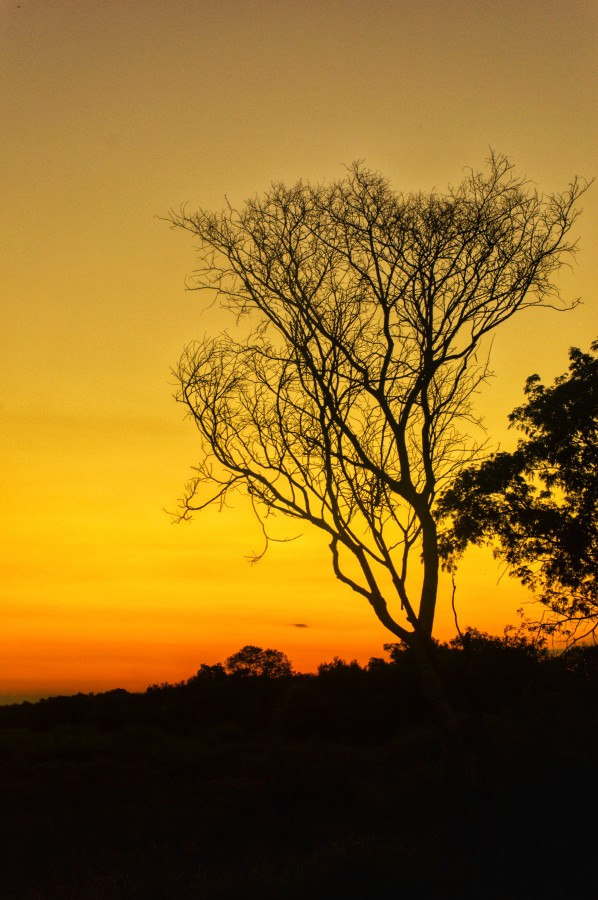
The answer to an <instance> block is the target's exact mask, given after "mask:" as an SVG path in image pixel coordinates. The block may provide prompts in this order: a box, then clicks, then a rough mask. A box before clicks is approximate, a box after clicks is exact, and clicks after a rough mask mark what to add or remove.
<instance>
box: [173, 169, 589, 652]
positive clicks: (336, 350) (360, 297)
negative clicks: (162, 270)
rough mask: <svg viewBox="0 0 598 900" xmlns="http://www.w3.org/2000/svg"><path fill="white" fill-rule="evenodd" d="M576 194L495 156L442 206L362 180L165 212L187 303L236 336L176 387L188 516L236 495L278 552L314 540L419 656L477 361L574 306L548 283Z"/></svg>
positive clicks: (432, 198)
mask: <svg viewBox="0 0 598 900" xmlns="http://www.w3.org/2000/svg"><path fill="white" fill-rule="evenodd" d="M584 189H585V186H584V185H583V184H581V183H580V182H579V181H577V180H575V181H573V182H572V184H571V185H570V186H569V188H568V189H567V190H566V191H565V192H564V193H562V194H558V195H551V196H542V195H540V194H538V192H537V191H536V190H535V189H534V188H533V187H532V186H531V185H530V183H529V182H527V181H526V180H525V179H523V178H520V177H517V176H516V175H515V174H514V172H513V168H512V165H511V163H510V162H509V161H508V160H507V159H506V158H505V157H502V156H492V157H491V159H490V160H489V162H488V169H487V171H486V172H473V171H471V172H469V173H468V174H466V176H465V178H464V180H463V182H462V183H461V184H460V185H459V186H458V187H456V188H450V189H449V190H448V191H447V192H446V193H444V194H439V193H436V192H433V193H430V194H423V193H419V194H401V193H397V192H395V191H394V190H393V189H392V188H391V186H390V185H389V183H388V181H387V180H386V179H385V178H383V177H382V176H381V175H380V174H378V173H375V172H371V171H369V170H367V169H366V168H364V167H363V166H362V165H361V164H355V165H353V166H352V167H351V168H349V169H348V171H347V172H346V174H345V176H344V177H343V178H341V179H340V180H338V181H336V182H334V183H332V184H327V185H318V184H316V185H314V184H309V183H305V182H299V183H298V184H296V185H294V186H292V187H287V186H285V185H283V184H276V185H274V186H273V187H272V188H271V189H270V190H269V191H268V192H267V193H266V194H265V195H264V196H262V197H255V198H253V199H251V200H249V201H247V202H246V203H245V205H244V206H243V207H242V208H241V209H239V210H237V209H234V208H233V207H232V206H228V207H227V208H226V209H225V210H224V211H223V212H221V213H211V212H206V211H203V210H200V211H199V212H197V213H193V214H189V213H187V211H186V210H182V211H181V212H180V213H178V214H177V213H173V214H172V223H173V225H174V226H175V227H178V228H183V229H185V230H186V231H188V232H190V233H191V234H192V235H193V236H194V237H195V238H196V239H199V255H198V265H197V269H196V271H195V273H194V282H193V286H194V287H195V288H198V289H205V290H207V291H208V292H210V296H211V299H212V302H214V299H216V300H217V301H220V302H221V304H222V306H223V307H224V308H225V309H227V310H229V311H230V312H231V313H232V315H233V317H234V318H233V320H232V322H231V326H232V325H233V324H234V322H236V323H237V325H238V328H237V333H236V334H235V332H234V331H233V330H232V327H231V331H230V332H229V331H227V332H224V333H223V334H221V335H219V336H217V337H210V336H205V337H203V338H202V339H200V340H198V341H197V342H195V343H192V344H190V345H189V347H188V348H187V349H186V351H185V352H184V354H183V356H182V358H181V361H180V364H179V367H178V370H177V377H178V380H179V383H180V390H179V393H178V400H179V401H180V402H181V403H183V404H184V405H185V406H186V408H187V410H188V412H189V413H190V415H191V417H192V418H193V420H194V422H195V424H196V426H197V429H198V431H199V435H200V444H201V455H200V459H199V462H198V464H197V466H196V470H195V476H194V478H193V479H192V481H191V482H190V484H189V487H188V491H187V493H186V494H185V497H184V498H183V501H182V512H181V517H182V518H187V517H189V516H190V515H191V514H192V513H193V512H195V511H197V510H200V509H202V508H204V507H205V506H207V505H208V504H210V503H213V502H217V503H220V504H224V503H225V502H226V499H227V498H228V497H229V495H230V494H231V492H233V491H241V492H242V493H244V494H245V495H247V496H248V497H249V499H250V501H251V502H252V504H253V507H254V510H255V512H256V514H257V516H258V517H259V519H260V521H261V522H262V524H263V526H264V534H265V536H266V545H267V541H268V536H269V534H270V533H271V532H270V531H269V528H270V526H271V522H272V519H271V517H273V516H275V515H276V514H282V515H283V516H285V517H287V518H290V519H294V520H299V521H302V522H308V523H310V524H311V525H313V526H314V527H316V528H318V529H321V530H322V531H323V532H324V533H325V534H326V535H327V538H328V541H329V547H330V552H331V558H332V565H333V568H334V572H335V574H336V576H337V577H338V578H339V579H340V581H341V582H343V583H344V584H346V585H348V586H349V587H350V588H352V589H353V590H354V591H356V592H357V593H358V594H359V595H361V596H362V597H364V598H365V599H366V600H367V601H368V602H369V603H370V604H371V606H372V607H373V610H374V612H375V614H376V615H377V616H378V618H379V620H380V621H381V622H382V624H383V625H385V626H386V627H387V628H388V629H389V630H390V631H391V632H392V633H393V634H394V635H395V636H397V637H399V638H400V639H402V640H405V641H407V642H408V643H411V644H414V643H418V642H419V643H421V642H422V641H423V642H426V641H427V640H428V639H429V637H430V635H431V633H432V627H433V621H434V612H435V606H436V599H437V591H438V573H439V554H438V541H437V525H436V516H435V512H434V503H435V498H436V496H437V493H438V490H439V488H440V487H442V486H443V485H447V484H448V483H450V481H451V479H453V478H454V477H455V476H456V474H457V473H458V472H459V470H460V468H461V467H462V465H463V463H464V462H466V461H471V458H472V454H475V450H476V445H475V442H474V441H473V440H471V439H470V438H469V437H468V429H469V426H470V424H471V420H472V417H473V410H472V405H471V398H472V393H473V392H474V390H475V388H476V386H477V385H478V384H479V382H480V381H481V380H483V379H484V378H485V377H486V375H487V366H486V365H485V363H484V362H483V360H481V357H480V355H479V351H480V343H481V342H482V341H483V340H484V338H485V337H486V336H487V335H489V334H490V333H491V332H492V331H493V330H494V329H495V328H497V327H498V326H500V325H501V324H502V323H503V322H505V321H507V320H508V319H510V318H511V317H512V316H513V315H515V314H516V313H519V312H520V311H521V310H523V309H526V308H529V307H533V306H547V305H552V306H554V305H561V306H565V305H566V304H564V303H563V302H562V301H561V300H560V297H559V293H558V290H557V288H556V286H555V282H554V276H555V274H556V272H557V271H558V269H559V267H560V266H561V265H562V264H563V262H564V261H565V260H567V259H568V258H569V256H570V254H571V253H572V251H573V250H574V245H573V243H572V242H571V241H570V240H569V239H568V236H569V232H570V229H571V226H572V224H573V222H574V221H575V218H576V216H577V200H578V198H579V196H580V194H581V193H582V192H583V190H584ZM414 552H415V554H416V557H415V558H416V560H418V559H419V558H421V560H422V565H421V566H419V565H416V566H413V564H412V560H413V554H414ZM410 561H411V565H409V563H410ZM413 569H415V572H413V571H412V570H413ZM408 576H409V578H410V580H408ZM414 584H415V586H414Z"/></svg>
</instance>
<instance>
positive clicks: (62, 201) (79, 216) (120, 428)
mask: <svg viewBox="0 0 598 900" xmlns="http://www.w3.org/2000/svg"><path fill="white" fill-rule="evenodd" d="M0 28H1V46H0V68H1V71H2V87H3V90H2V98H1V106H0V119H1V134H2V145H1V151H0V152H1V154H2V160H1V165H0V183H1V191H2V204H1V206H0V216H1V218H2V222H1V225H0V236H1V242H2V243H1V263H0V264H1V285H2V329H1V332H0V340H1V342H2V353H1V356H0V366H1V373H2V374H1V377H2V395H1V407H0V413H1V417H2V444H1V450H0V452H1V456H2V460H1V465H2V468H1V471H2V479H3V484H2V493H1V498H2V503H3V507H4V508H3V510H2V517H1V519H0V528H1V530H2V536H1V544H0V546H1V548H2V550H1V556H2V586H1V594H0V618H1V623H0V702H2V700H7V699H8V698H11V697H17V698H20V697H25V696H28V697H37V696H41V695H48V694H51V693H58V692H61V693H72V692H75V691H78V690H82V691H92V690H95V691H98V690H103V689H108V688H112V687H117V686H121V687H126V688H129V689H143V688H144V687H145V686H146V685H147V684H148V683H150V682H160V681H164V680H168V681H175V680H178V679H181V678H185V677H188V676H190V675H192V674H193V673H194V672H195V670H196V669H197V668H198V667H199V664H200V663H201V662H209V663H211V662H216V661H218V660H222V659H224V658H225V657H226V656H227V655H229V654H230V653H232V652H234V651H235V650H237V649H238V648H239V647H240V646H242V645H243V644H245V643H255V644H259V645H260V646H269V647H275V648H277V649H280V650H283V651H285V652H287V653H288V654H289V656H290V657H291V658H292V660H293V661H294V662H295V663H296V665H297V666H298V667H299V668H303V669H310V668H313V667H314V666H315V665H316V664H317V663H318V662H322V661H324V660H329V659H331V658H332V657H333V656H334V655H335V654H339V655H341V656H344V657H345V658H353V657H356V658H357V659H359V660H360V661H362V662H365V661H367V659H368V658H369V657H370V656H373V655H382V644H383V642H384V641H386V640H389V639H391V635H389V634H388V633H387V632H385V631H384V629H383V628H382V626H381V625H379V624H378V622H377V620H376V619H375V618H374V617H373V614H372V613H371V612H370V609H369V608H368V607H367V605H366V604H364V602H363V601H362V600H361V599H360V598H359V597H357V595H354V594H352V593H351V592H349V591H348V590H347V589H346V588H344V587H343V586H342V585H340V584H337V583H336V582H335V580H334V578H333V576H332V575H331V573H330V570H329V561H328V557H327V551H326V549H325V544H324V543H323V542H322V539H321V538H320V537H319V536H318V535H312V534H310V533H308V532H306V533H305V536H304V537H303V538H302V539H301V540H298V541H296V542H294V543H292V544H290V545H276V546H274V547H273V548H272V551H271V552H270V553H269V555H268V556H267V557H266V558H265V559H264V560H263V561H262V562H261V563H260V564H258V565H257V566H253V567H251V566H249V565H248V563H247V561H246V558H245V557H246V556H247V555H249V554H251V552H252V551H256V550H258V549H259V548H260V534H259V530H258V529H257V528H256V526H255V524H254V523H253V522H252V520H251V518H250V517H249V515H248V514H247V511H246V510H245V509H244V508H243V507H242V504H241V503H239V506H238V508H236V509H234V510H228V511H227V512H226V513H223V514H219V513H218V512H217V511H215V510H213V511H212V510H210V511H208V512H207V513H204V514H203V515H202V516H200V517H198V518H197V519H196V520H195V521H194V522H193V523H192V524H191V525H185V526H173V525H172V524H171V520H170V518H169V516H168V515H167V514H166V513H165V512H164V509H165V508H166V509H174V508H175V507H176V501H177V497H179V496H180V495H181V491H182V487H183V484H184V482H185V481H186V479H187V477H188V475H189V469H190V466H191V465H192V464H193V462H194V456H195V450H194V447H195V436H194V433H193V427H192V425H191V423H190V422H188V421H185V420H184V419H183V416H182V412H183V411H182V408H181V407H178V406H177V405H176V404H175V403H174V401H173V400H172V393H173V390H174V387H173V384H172V378H171V376H170V374H169V370H170V367H171V366H173V365H175V364H176V362H177V360H178V357H179V354H180V351H181V349H182V347H183V345H184V344H185V343H186V342H187V341H189V340H191V339H192V338H194V337H197V336H200V335H201V334H202V333H203V332H204V331H205V330H210V329H218V328H219V327H220V326H221V319H220V318H219V315H218V314H217V313H214V312H211V313H208V314H206V313H203V314H202V312H201V306H200V300H199V298H198V296H197V295H196V294H193V293H189V292H186V291H185V277H186V276H187V275H188V274H189V273H190V271H191V270H192V268H193V263H194V249H193V243H192V240H191V239H190V237H189V236H188V235H184V234H182V233H178V232H173V231H171V230H170V229H169V228H168V226H167V224H166V223H165V222H164V221H163V220H162V219H161V218H160V217H162V216H164V215H166V214H167V212H168V210H169V209H170V208H171V207H175V208H178V207H179V206H180V205H181V203H188V204H189V207H190V208H193V207H194V206H195V207H197V206H200V205H201V206H204V207H207V208H216V209H217V208H220V207H221V206H222V204H223V201H224V196H225V195H226V196H227V197H228V198H229V199H230V200H231V201H232V202H233V203H241V202H242V201H243V199H245V198H246V197H248V196H250V195H252V194H254V193H256V192H261V191H262V190H264V189H266V188H267V187H268V186H269V184H270V183H271V182H272V181H278V180H283V181H286V182H288V183H291V182H294V181H295V180H296V179H298V178H304V179H309V180H321V179H332V178H336V177H339V176H340V175H341V174H342V171H343V169H342V167H343V165H344V164H348V163H350V162H351V161H352V160H354V159H365V161H366V163H367V165H368V166H369V167H370V168H374V169H379V170H381V171H382V172H383V173H384V174H385V175H386V176H388V177H389V178H390V179H391V182H392V183H393V185H394V186H395V187H396V188H397V189H399V190H402V191H410V190H420V189H421V190H429V189H431V188H433V187H436V188H438V189H439V190H442V189H444V188H446V186H447V185H448V184H449V183H453V184H455V183H458V182H459V181H460V180H461V178H462V176H463V170H464V168H465V167H466V166H472V167H474V168H480V167H483V165H484V160H485V158H486V157H487V155H488V150H489V147H492V148H494V149H495V150H496V151H499V152H503V153H506V154H507V155H508V156H510V157H511V159H512V160H513V162H514V163H515V165H516V167H517V171H518V172H519V173H521V174H526V175H527V176H528V177H529V178H530V179H532V180H533V181H535V182H537V184H538V186H539V188H540V189H541V190H543V191H546V192H550V191H558V190H562V189H564V188H565V187H566V185H567V184H568V182H569V180H570V179H571V178H572V177H573V176H574V175H582V176H585V177H587V178H592V177H593V176H595V175H596V174H598V152H597V150H598V141H597V137H598V134H597V132H598V126H597V123H598V115H597V114H598V102H597V101H598V78H597V71H596V69H597V64H596V59H597V57H598V54H597V53H596V38H597V36H598V7H597V6H596V4H595V2H594V0H569V2H568V3H566V4H564V3H562V0H559V2H554V0H526V2H524V3H522V2H521V0H517V2H515V0H501V2H500V3H499V2H491V0H451V2H450V3H449V2H446V0H428V2H426V0H417V2H415V0H393V2H390V0H389V2H383V0H378V2H377V0H368V2H367V3H365V2H355V0H343V2H340V0H339V2H334V0H317V2H316V0H302V2H291V0H287V2H283V0H278V2H270V0H254V2H251V0H244V2H242V0H220V2H219V3H213V2H207V0H196V2H192V0H168V2H166V0H144V2H132V0H38V2H35V0H21V2H20V3H14V2H5V0H1V2H0ZM583 205H584V213H583V216H582V217H581V218H580V220H579V222H578V226H576V235H578V236H579V238H580V253H579V255H578V258H577V264H576V266H575V268H574V270H573V271H572V272H564V273H563V275H562V276H561V277H560V281H559V283H560V285H561V287H562V289H563V292H564V293H565V295H566V296H569V297H571V298H573V297H576V296H579V297H581V298H582V299H583V301H584V305H583V306H581V307H579V308H578V309H577V310H575V311H574V312H571V313H568V314H566V315H558V314H556V313H549V312H536V313H534V314H529V315H528V314H526V315H524V316H522V317H521V318H520V319H518V320H515V321H513V322H512V323H511V324H510V325H509V326H508V327H506V328H504V329H503V330H502V331H500V332H497V334H496V337H495V341H494V347H493V356H492V362H493V369H494V371H495V375H496V377H495V378H494V379H493V380H492V382H491V384H490V385H489V386H488V387H487V388H485V389H484V391H483V393H482V395H481V396H480V401H479V408H480V411H481V412H482V413H483V415H484V417H485V421H486V425H487V427H488V429H489V437H490V438H491V439H492V441H493V442H495V443H496V442H498V441H502V443H503V446H508V445H509V443H512V442H513V440H514V436H513V435H511V434H510V433H507V432H506V431H505V422H506V416H507V414H508V412H510V410H511V409H512V408H513V407H514V406H515V405H516V404H517V403H518V402H520V400H521V397H522V387H523V383H524V381H525V378H526V377H527V376H528V375H529V374H531V373H532V372H539V373H540V374H541V376H542V377H543V378H544V379H545V380H552V378H553V377H554V376H555V375H557V374H559V373H561V372H563V371H565V370H566V368H567V350H568V348H569V347H570V346H571V345H577V346H581V347H582V348H584V349H587V348H588V346H589V344H590V342H591V341H592V340H593V339H594V338H595V337H596V336H597V335H598V305H597V302H596V301H597V297H596V274H597V272H596V258H597V250H598V246H597V245H598V188H597V187H596V186H595V187H594V188H593V189H592V190H591V191H590V192H589V193H588V194H587V195H586V196H585V198H584V204H583ZM499 576H500V570H499V568H498V567H497V565H496V563H495V562H494V561H493V560H492V558H491V557H490V556H489V554H488V553H485V552H481V551H476V552H473V553H471V554H470V556H469V557H468V559H467V561H466V564H465V565H464V566H463V569H462V572H461V575H460V577H459V582H458V592H457V602H458V608H459V614H460V622H461V624H462V625H465V624H471V625H475V626H477V627H479V628H482V629H486V630H489V631H492V632H494V633H500V632H501V631H502V628H503V626H504V624H506V623H507V622H515V621H516V613H515V611H516V609H517V607H518V606H519V605H521V602H522V601H523V600H526V599H528V597H527V594H525V592H523V590H522V589H520V588H518V586H517V585H516V584H515V583H514V582H513V581H511V580H510V579H509V578H507V577H506V576H505V577H504V578H502V579H501V580H500V581H499V580H498V579H499ZM297 623H303V624H307V625H308V626H309V627H308V628H296V627H295V625H296V624H297ZM454 631H455V628H454V624H453V620H452V613H451V611H450V596H449V592H448V591H447V590H446V586H445V587H444V589H443V591H442V594H441V599H440V604H439V612H438V617H437V628H436V634H437V636H438V637H440V638H447V637H450V636H452V635H453V634H454Z"/></svg>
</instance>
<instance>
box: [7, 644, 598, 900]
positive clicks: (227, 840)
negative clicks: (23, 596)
mask: <svg viewBox="0 0 598 900" xmlns="http://www.w3.org/2000/svg"><path fill="white" fill-rule="evenodd" d="M386 650H387V654H388V655H387V657H386V658H385V659H377V658H375V659H371V660H370V661H369V663H368V664H367V665H366V666H360V665H358V664H357V663H356V662H346V661H343V660H341V659H334V660H332V661H331V662H328V663H324V664H322V665H321V666H320V667H319V669H318V671H317V673H314V674H305V673H295V672H293V670H292V667H291V664H290V662H289V660H288V659H287V658H286V657H285V655H284V654H283V653H281V652H280V651H276V650H262V649H261V648H259V647H251V646H248V647H244V648H242V649H241V650H240V651H239V652H238V653H236V654H233V656H231V657H229V658H228V659H227V660H225V661H224V662H223V663H218V664H216V665H205V664H204V665H202V666H200V668H199V670H198V671H197V672H196V674H195V675H193V676H192V677H190V678H188V679H186V680H185V681H182V682H179V683H178V684H160V685H151V686H150V687H149V688H148V689H147V690H146V691H145V692H143V693H128V692H127V691H124V690H113V691H108V692H106V693H101V694H77V695H75V696H71V697H52V698H48V699H45V700H41V701H39V702H37V703H21V704H14V705H12V706H4V707H0V798H1V800H2V803H0V872H1V873H2V877H1V881H0V896H1V897H7V898H10V900H82V898H96V900H125V898H126V900H171V898H173V897H175V898H177V900H198V898H201V900H239V898H243V900H254V898H255V900H280V898H284V900H305V898H307V897H309V898H313V900H319V898H326V900H331V898H340V897H342V898H343V900H358V898H359V900H362V898H363V897H369V896H375V897H376V898H378V900H396V898H397V897H403V896H405V897H410V896H416V897H421V898H428V897H430V898H433V897H446V898H452V897H455V898H457V897H458V898H462V897H484V898H485V900H503V898H504V897H507V896H508V897H513V898H518V897H522V898H523V897H525V898H527V897H533V896H538V895H539V894H541V893H546V895H547V896H549V895H550V896H554V895H555V892H556V893H558V891H557V890H556V886H557V885H558V884H560V885H561V888H562V893H563V896H585V893H587V891H585V892H584V889H583V882H584V877H585V866H586V865H587V861H588V860H591V859H592V858H593V856H592V853H593V852H594V847H593V842H594V833H593V831H592V829H591V828H589V827H587V825H582V823H584V822H587V821H588V814H592V810H593V809H594V808H595V804H596V802H598V797H597V796H596V789H595V787H594V782H593V779H592V777H591V775H592V772H593V768H594V766H595V761H596V754H597V751H598V717H597V716H596V702H595V698H596V693H597V688H598V651H597V649H596V648H595V647H583V648H581V647H580V648H577V649H573V650H570V651H569V652H567V653H566V654H564V655H562V656H559V657H556V656H552V655H550V654H549V653H547V652H546V651H544V650H542V649H539V648H538V647H537V646H535V645H534V644H532V643H530V642H528V641H526V640H524V639H520V638H517V637H514V636H510V637H507V638H506V639H503V638H494V637H491V636H489V635H484V634H479V633H478V632H475V631H470V632H467V633H466V635H464V639H463V640H456V641H453V642H450V643H448V644H440V645H438V646H437V647H436V654H437V663H438V665H439V666H440V667H441V668H442V670H443V672H444V675H445V677H446V679H447V682H448V684H449V687H450V691H451V697H452V701H453V703H454V704H455V708H456V709H457V711H458V713H459V715H460V716H461V718H462V722H463V724H464V725H465V726H466V727H465V729H464V731H465V734H466V735H467V742H466V744H465V745H464V748H463V751H464V753H465V754H466V757H464V760H463V762H464V765H465V767H466V768H471V777H469V778H465V779H460V778H459V777H456V775H458V771H457V770H455V767H454V766H453V765H450V764H447V758H446V755H445V753H444V752H443V747H442V741H440V740H439V736H438V733H437V731H436V730H435V728H434V725H433V722H432V720H431V718H430V717H429V713H428V711H427V706H426V704H425V703H424V700H423V698H422V696H421V692H420V687H419V676H418V673H417V671H416V667H415V663H414V660H413V659H412V656H411V652H410V651H409V650H407V649H405V648H404V647H402V646H401V645H396V644H391V645H386ZM467 726H470V727H467ZM449 762H450V761H449ZM555 847H558V852H555V853H553V848H555ZM547 848H550V854H549V855H548V854H547ZM464 886H465V888H464Z"/></svg>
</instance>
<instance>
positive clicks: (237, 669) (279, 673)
mask: <svg viewBox="0 0 598 900" xmlns="http://www.w3.org/2000/svg"><path fill="white" fill-rule="evenodd" d="M225 667H226V671H227V673H228V674H229V675H240V676H254V677H255V676H261V677H263V678H283V677H285V676H289V675H292V674H293V667H292V665H291V661H290V659H289V658H288V656H286V654H284V653H282V652H281V651H280V650H262V648H261V647H254V646H253V645H252V644H246V645H245V647H242V648H241V649H240V650H238V651H237V652H236V653H233V654H232V656H229V657H228V659H227V660H226V663H225Z"/></svg>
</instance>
